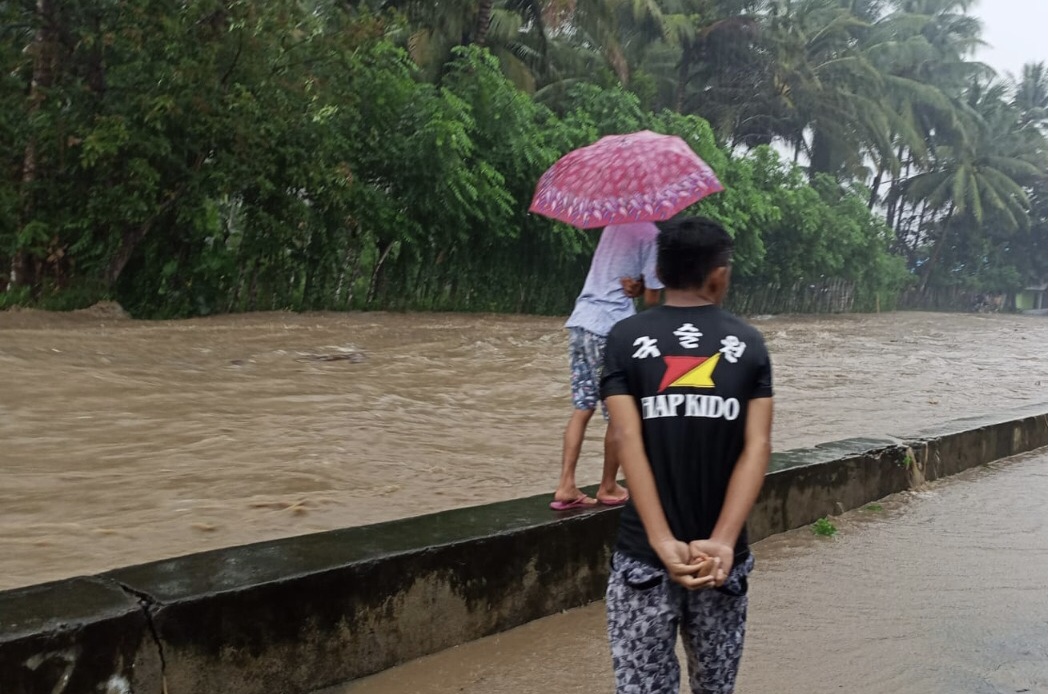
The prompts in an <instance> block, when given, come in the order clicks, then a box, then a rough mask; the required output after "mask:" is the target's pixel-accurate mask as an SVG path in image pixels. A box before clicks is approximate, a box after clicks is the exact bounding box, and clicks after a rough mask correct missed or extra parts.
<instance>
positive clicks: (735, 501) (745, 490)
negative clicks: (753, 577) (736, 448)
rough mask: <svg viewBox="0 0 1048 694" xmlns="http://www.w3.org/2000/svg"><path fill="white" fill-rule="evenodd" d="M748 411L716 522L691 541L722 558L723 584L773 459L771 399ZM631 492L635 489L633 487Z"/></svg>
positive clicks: (719, 581) (753, 402)
mask: <svg viewBox="0 0 1048 694" xmlns="http://www.w3.org/2000/svg"><path fill="white" fill-rule="evenodd" d="M747 407H748V409H747V413H746V433H745V436H746V442H745V444H744V446H743V449H742V454H741V455H740V456H739V460H738V462H736V463H735V470H734V471H733V472H732V474H731V479H730V480H729V482H728V491H727V493H726V495H725V497H724V505H723V506H722V507H721V512H720V516H718V517H717V525H716V526H714V528H713V534H712V535H710V539H708V540H698V541H695V542H692V543H691V549H692V550H693V551H696V552H704V553H706V554H709V555H710V556H713V557H717V558H718V559H719V560H720V568H719V571H718V572H717V585H718V586H720V585H723V584H724V581H726V580H727V578H728V573H729V572H730V571H731V566H732V562H733V561H734V558H735V543H736V542H737V541H738V539H739V533H741V532H742V528H743V526H745V525H746V518H747V517H748V516H749V515H750V511H751V510H752V509H753V504H754V503H755V502H756V501H757V495H758V494H759V493H760V490H761V486H762V485H763V484H764V475H765V474H766V473H767V472H768V461H769V460H770V459H771V423H772V398H770V397H768V398H759V399H756V400H750V402H749V404H748V406H747ZM630 491H631V493H632V488H631V490H630Z"/></svg>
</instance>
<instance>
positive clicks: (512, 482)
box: [0, 306, 1048, 589]
mask: <svg viewBox="0 0 1048 694" xmlns="http://www.w3.org/2000/svg"><path fill="white" fill-rule="evenodd" d="M753 322H754V324H755V325H757V326H758V327H759V328H760V329H761V330H762V331H763V333H764V335H765V337H766V339H767V341H768V344H769V348H770V350H771V353H772V358H773V363H774V368H775V379H776V398H777V412H776V424H775V448H776V449H778V450H783V449H787V448H795V447H800V446H806V445H811V444H815V443H820V442H824V441H830V440H834V439H839V438H846V437H851V436H866V435H885V434H892V435H905V434H908V433H911V432H913V431H915V430H917V429H920V428H923V427H926V426H929V425H934V424H936V423H940V422H944V421H947V420H949V419H954V418H957V417H962V416H969V415H978V414H985V413H991V412H995V411H998V410H1001V409H1004V408H1009V407H1013V406H1018V405H1023V404H1028V403H1031V402H1039V401H1045V400H1048V359H1046V358H1045V345H1048V319H1045V318H1044V317H1040V316H1006V315H984V314H980V315H974V314H972V315H946V314H920V313H888V314H875V315H844V316H826V317H774V318H759V319H756V320H754V321H753ZM561 324H562V319H558V318H542V317H527V316H493V315H458V314H456V315H447V314H424V315H423V314H388V313H356V314H331V313H325V314H283V313H266V314H248V315H237V316H222V317H215V318H204V319H194V320H185V321H158V322H149V321H134V320H130V319H127V318H125V317H123V315H122V314H121V312H120V311H119V309H118V308H114V307H105V306H99V307H95V308H93V309H89V310H86V311H81V312H74V313H68V314H49V313H42V312H36V311H9V312H6V313H0V369H2V373H3V380H2V382H0V472H2V476H3V477H2V479H3V483H2V484H0V589H3V588H11V587H15V586H20V585H27V584H30V583H36V582H40V581H45V580H52V579H57V578H63V577H67V576H72V575H79V574H90V573H96V572H99V571H103V570H106V569H109V568H113V567H116V566H121V565H126V564H132V563H141V562H145V561H150V560H156V559H160V558H164V557H170V556H175V555H180V554H185V553H189V552H194V551H200V550H205V549H211V548H215V547H222V546H228V545H234V544H241V543H245V542H253V541H259V540H266V539H273V538H277V537H286V536H291V535H298V534H302V533H308V532H314V531H321V530H328V529H332V528H338V527H344V526H349V525H359V524H366V523H374V522H378V521H384V520H390V519H394V518H399V517H404V516H412V515H418V514H424V513H429V512H433V511H438V510H441V509H447V508H453V507H460V506H467V505H473V504H479V503H485V502H491V501H497V500H501V499H507V498H512V497H521V496H528V495H532V494H539V493H543V492H552V489H553V487H554V484H555V481H556V478H557V472H558V467H559V458H560V437H561V433H562V431H563V426H564V424H565V423H566V421H567V418H568V415H569V413H570V407H571V405H570V400H569V397H568V372H567V363H566V334H565V333H564V331H563V330H562V329H561ZM602 433H603V424H602V423H595V424H594V425H592V426H591V427H590V432H589V434H588V437H587V443H586V446H585V447H584V450H583V458H582V460H581V461H580V466H579V481H580V483H583V484H588V483H593V482H596V481H597V479H598V478H599V473H600V463H601V458H600V437H601V436H602Z"/></svg>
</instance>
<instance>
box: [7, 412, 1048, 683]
mask: <svg viewBox="0 0 1048 694" xmlns="http://www.w3.org/2000/svg"><path fill="white" fill-rule="evenodd" d="M1042 446H1048V404H1045V405H1044V406H1041V407H1036V408H1029V409H1026V410H1023V411H1018V412H1013V413H1008V414H1006V415H1003V416H999V417H990V418H979V419H971V420H963V421H959V422H954V423H951V424H950V425H948V426H946V427H940V428H937V429H934V430H929V431H924V432H917V433H915V434H913V435H908V436H900V437H898V438H897V439H849V440H846V441H839V442H834V443H830V444H825V445H821V446H816V447H814V448H811V449H801V450H794V451H787V452H784V453H778V454H776V455H775V456H774V459H773V462H772V470H771V471H770V472H769V475H768V478H767V481H766V483H765V485H764V490H763V492H762V494H761V497H760V499H759V500H758V502H757V506H756V508H755V509H754V513H753V516H752V520H751V523H750V533H751V537H752V539H754V540H757V539H760V538H763V537H766V536H768V535H770V534H773V533H777V532H782V531H784V530H789V529H792V528H797V527H801V526H804V525H806V524H808V523H811V522H813V521H815V520H816V519H818V518H820V517H822V516H826V515H832V514H835V513H840V512H843V511H844V510H847V509H851V508H855V507H858V506H861V505H863V504H866V503H868V502H870V501H874V500H876V499H880V498H883V497H884V496H887V495H889V494H892V493H894V492H898V491H902V490H905V489H908V488H911V487H914V486H919V485H920V484H922V483H924V481H926V480H927V481H930V480H934V479H938V478H940V477H943V476H946V475H951V474H954V473H956V472H958V471H960V470H963V469H966V468H969V467H972V466H976V465H981V464H985V463H988V462H990V461H993V460H997V459H999V458H1004V457H1007V456H1010V455H1014V454H1017V453H1022V452H1025V451H1029V450H1033V449H1036V448H1039V447H1042ZM547 496H548V495H543V496H539V497H532V498H529V499H518V500H514V501H509V502H505V503H498V504H491V505H487V506H478V507H474V508H467V509H458V510H454V511H447V512H444V513H438V514H433V515H429V516H421V517H418V518H411V519H405V520H401V521H394V522H391V523H382V524H379V525H372V526H367V527H362V528H348V529H344V530H337V531H332V532H327V533H318V534H313V535H306V536H302V537H297V538H289V539H285V540H277V541H273V542H264V543H259V544H254V545H247V546H243V547H232V548H228V549H223V550H217V551H213V552H205V553H201V554H193V555H189V556H186V557H180V558H177V559H172V560H168V561H162V562H155V563H152V564H146V565H142V566H136V567H130V568H126V569H119V570H116V571H111V572H109V573H106V574H102V575H99V576H95V577H90V578H76V579H71V580H68V581H60V582H57V583H50V584H44V585H40V586H32V587H29V588H24V589H18V590H13V591H6V592H0V694H28V693H32V694H37V693H40V694H59V693H62V692H77V693H79V692H85V693H86V692H103V693H105V694H126V693H127V692H135V693H145V692H148V693H150V694H162V693H163V694H208V693H212V692H214V693H216V694H241V693H243V694H254V693H258V694H262V693H265V694H272V693H274V692H280V693H281V694H293V693H296V692H308V691H311V690H313V689H317V688H320V687H323V686H326V685H329V684H333V683H336V682H340V681H345V680H349V679H354V678H357V677H361V676H364V675H367V674H371V673H373V672H377V671H379V670H382V669H385V668H388V667H390V666H392V665H395V664H397V663H400V662H404V661H406V660H409V659H411V658H415V657H418V656H420V655H424V654H427V653H432V652H435V651H437V650H441V649H443V648H447V647H449V646H452V645H455V644H458V643H462V642H465V641H469V640H472V639H476V638H479V637H481V636H485V635H488V634H492V633H495V632H498V631H502V630H505V629H509V628H511V627H514V626H517V625H519V624H522V623H524V622H526V621H529V620H532V619H536V618H539V617H542V616H545V615H548V614H552V613H554V612H557V611H560V610H564V609H569V608H572V607H576V606H579V605H583V604H585V603H587V602H590V601H592V600H594V599H597V598H600V597H601V596H602V595H603V590H604V581H605V579H606V567H607V562H608V557H609V541H610V539H611V538H612V537H613V534H614V529H615V525H616V522H617V517H618V512H619V511H618V510H617V509H601V510H596V511H583V512H575V513H565V514H559V515H558V514H554V513H552V512H550V511H549V510H548V508H547V506H546V504H547V502H548V498H547Z"/></svg>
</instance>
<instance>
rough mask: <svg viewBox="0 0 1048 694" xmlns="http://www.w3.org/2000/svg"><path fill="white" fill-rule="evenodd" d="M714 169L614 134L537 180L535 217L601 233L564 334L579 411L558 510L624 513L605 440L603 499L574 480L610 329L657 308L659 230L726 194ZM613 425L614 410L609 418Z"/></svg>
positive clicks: (678, 142) (565, 456)
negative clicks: (640, 304)
mask: <svg viewBox="0 0 1048 694" xmlns="http://www.w3.org/2000/svg"><path fill="white" fill-rule="evenodd" d="M723 189H724V188H723V186H722V185H721V184H720V182H719V181H718V180H717V177H716V176H715V175H714V173H713V171H712V170H711V169H710V167H709V166H708V165H707V164H706V163H705V162H704V161H702V159H700V158H699V157H698V156H697V155H696V154H695V152H693V151H692V149H691V148H690V147H689V146H688V144H687V143H686V142H684V140H682V139H680V138H679V137H674V136H668V135H661V134H658V133H653V132H650V131H647V130H645V131H641V132H637V133H631V134H627V135H611V136H608V137H604V138H602V139H600V140H598V141H597V142H596V143H594V144H592V145H589V146H588V147H583V148H581V149H577V150H575V151H573V152H569V153H568V154H566V155H564V157H562V158H561V159H560V160H558V161H557V163H555V164H554V165H553V166H552V167H551V168H550V169H549V170H548V171H546V172H545V173H544V174H543V175H542V177H541V178H540V179H539V183H538V186H537V189H536V192H535V197H534V199H533V200H532V204H531V208H530V211H532V212H535V213H538V214H541V215H544V216H547V217H550V218H553V219H557V220H560V221H563V222H566V223H568V224H571V225H572V226H576V227H578V228H581V229H593V228H600V227H604V231H603V233H602V234H601V238H600V242H599V243H598V244H597V249H596V251H595V253H594V256H593V261H592V263H591V266H590V270H589V273H588V275H587V277H586V283H585V285H584V286H583V289H582V292H581V294H580V295H579V297H578V299H577V300H576V302H575V309H574V311H573V312H572V314H571V317H570V318H569V319H568V321H567V323H566V325H565V327H567V328H568V330H569V331H570V336H569V355H570V363H571V392H572V404H573V405H574V408H575V409H574V412H573V413H572V415H571V418H570V419H569V421H568V426H567V428H566V430H565V432H564V441H563V453H562V457H561V473H560V481H559V483H558V485H557V489H556V491H555V492H554V497H553V501H552V502H551V503H550V507H551V508H553V509H554V510H557V511H567V510H572V509H579V508H587V507H593V506H596V505H598V504H605V505H612V506H615V505H621V504H623V503H625V502H626V501H627V500H628V499H629V494H628V492H627V491H626V490H625V489H624V488H623V487H621V486H620V485H619V484H618V481H617V475H618V468H619V465H618V460H617V457H616V455H615V450H614V447H612V446H610V445H609V440H608V437H607V435H606V436H605V443H604V466H603V473H602V475H601V482H600V486H599V487H598V490H597V494H596V496H597V498H596V499H593V498H591V497H589V496H588V495H586V494H583V493H582V491H581V490H580V489H579V487H578V484H577V482H576V478H575V474H576V467H577V465H578V459H579V454H580V452H581V449H582V441H583V438H584V437H585V432H586V427H587V425H588V424H589V421H590V419H591V418H592V416H593V412H594V411H595V410H596V407H597V401H598V400H599V395H598V390H599V382H600V369H601V364H602V363H603V359H604V342H605V339H606V337H607V335H608V332H609V331H610V330H611V328H612V327H613V326H614V325H615V324H616V323H617V322H618V321H620V320H622V319H624V318H628V317H630V316H632V315H634V313H635V309H634V305H633V299H634V298H635V297H637V296H640V295H641V294H644V297H645V303H646V304H647V305H649V306H650V305H653V304H655V303H657V302H658V294H659V291H658V290H660V289H661V287H662V285H661V283H660V282H659V279H658V277H657V275H656V273H655V255H656V254H655V237H656V235H657V234H658V229H657V228H656V227H655V225H654V224H653V222H656V221H662V220H665V219H669V218H671V217H672V216H674V215H675V214H677V213H678V212H680V211H681V210H683V209H685V208H686V207H688V206H690V205H692V204H694V203H695V202H697V201H699V200H701V199H702V198H703V197H705V196H707V195H709V194H711V193H716V192H719V191H721V190H723ZM604 415H605V418H607V411H606V410H605V411H604Z"/></svg>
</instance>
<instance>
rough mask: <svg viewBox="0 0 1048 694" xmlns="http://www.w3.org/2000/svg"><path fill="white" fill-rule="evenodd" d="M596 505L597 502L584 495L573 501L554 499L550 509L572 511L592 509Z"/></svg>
mask: <svg viewBox="0 0 1048 694" xmlns="http://www.w3.org/2000/svg"><path fill="white" fill-rule="evenodd" d="M596 505H597V502H596V501H595V500H593V499H591V498H590V497H588V496H586V495H585V494H583V495H582V496H580V497H577V498H575V499H572V500H571V501H557V500H556V499H554V500H553V501H551V502H550V504H549V507H550V508H551V509H553V510H554V511H570V510H571V509H575V508H592V507H594V506H596Z"/></svg>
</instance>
